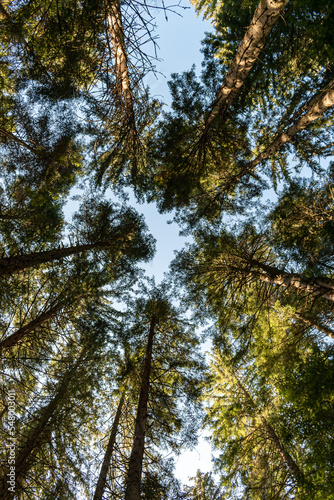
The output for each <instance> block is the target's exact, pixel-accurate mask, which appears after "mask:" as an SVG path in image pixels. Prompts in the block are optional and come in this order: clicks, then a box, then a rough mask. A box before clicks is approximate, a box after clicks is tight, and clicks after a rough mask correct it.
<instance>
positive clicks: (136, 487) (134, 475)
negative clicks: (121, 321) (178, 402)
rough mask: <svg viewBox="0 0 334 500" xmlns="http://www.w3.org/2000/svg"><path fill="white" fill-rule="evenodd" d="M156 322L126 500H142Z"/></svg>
mask: <svg viewBox="0 0 334 500" xmlns="http://www.w3.org/2000/svg"><path fill="white" fill-rule="evenodd" d="M155 324H156V320H155V317H154V316H153V317H152V319H151V324H150V331H149V335H148V341H147V347H146V355H145V364H144V369H143V373H142V383H141V389H140V396H139V402H138V408H137V416H136V423H135V435H134V440H133V446H132V451H131V456H130V462H129V469H128V474H127V483H126V492H125V500H140V484H141V475H142V466H143V456H144V443H145V430H146V419H147V405H148V395H149V389H150V372H151V364H152V347H153V339H154V334H155Z"/></svg>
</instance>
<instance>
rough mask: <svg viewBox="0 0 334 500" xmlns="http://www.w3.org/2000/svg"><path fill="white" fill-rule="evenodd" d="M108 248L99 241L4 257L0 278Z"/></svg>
mask: <svg viewBox="0 0 334 500" xmlns="http://www.w3.org/2000/svg"><path fill="white" fill-rule="evenodd" d="M108 246H110V243H109V242H107V241H101V242H97V243H87V244H83V245H75V246H71V247H65V248H57V249H54V250H45V251H43V252H34V253H31V254H23V255H14V256H12V257H5V258H3V259H0V276H6V275H8V274H13V273H17V272H18V271H23V270H24V269H28V268H30V267H33V266H38V265H40V264H44V263H45V262H53V261H55V260H60V259H63V258H65V257H68V256H70V255H75V254H78V253H80V252H87V251H89V250H92V249H94V248H96V249H98V248H106V247H108Z"/></svg>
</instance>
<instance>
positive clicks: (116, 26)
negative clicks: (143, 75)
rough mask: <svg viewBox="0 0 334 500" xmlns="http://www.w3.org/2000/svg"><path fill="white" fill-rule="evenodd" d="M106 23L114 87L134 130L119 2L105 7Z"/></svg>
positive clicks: (131, 97) (131, 98)
mask: <svg viewBox="0 0 334 500" xmlns="http://www.w3.org/2000/svg"><path fill="white" fill-rule="evenodd" d="M107 23H108V29H109V35H110V39H111V43H112V48H113V52H114V57H115V66H116V85H117V89H118V92H119V94H120V96H121V98H123V99H124V104H125V112H126V117H127V120H128V123H129V126H130V128H131V129H132V130H133V131H134V130H135V118H134V111H133V96H132V91H131V85H130V76H129V70H128V57H127V52H126V47H125V37H124V29H123V23H122V13H121V5H120V2H119V0H116V2H114V3H112V4H111V5H110V6H107Z"/></svg>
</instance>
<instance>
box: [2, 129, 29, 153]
mask: <svg viewBox="0 0 334 500" xmlns="http://www.w3.org/2000/svg"><path fill="white" fill-rule="evenodd" d="M0 135H2V136H3V137H6V138H7V139H9V140H10V141H14V142H16V143H17V144H19V145H20V146H24V147H25V148H26V149H28V150H29V151H31V152H32V153H35V154H36V155H37V154H38V152H37V150H36V148H34V147H32V146H30V145H29V144H28V143H27V142H25V141H23V140H22V139H20V138H19V137H17V136H16V135H14V134H12V133H11V132H8V130H5V129H4V128H2V127H0Z"/></svg>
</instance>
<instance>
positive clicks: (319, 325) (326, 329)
mask: <svg viewBox="0 0 334 500" xmlns="http://www.w3.org/2000/svg"><path fill="white" fill-rule="evenodd" d="M294 315H295V316H296V318H298V319H300V320H301V321H303V322H304V323H306V325H308V326H312V327H313V328H316V329H317V330H319V332H322V333H324V334H325V335H328V337H331V338H332V339H334V331H333V330H332V329H331V328H329V327H328V326H327V325H323V324H322V323H319V322H318V321H314V320H313V319H310V318H306V317H305V316H303V314H299V313H297V312H296V313H294Z"/></svg>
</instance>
